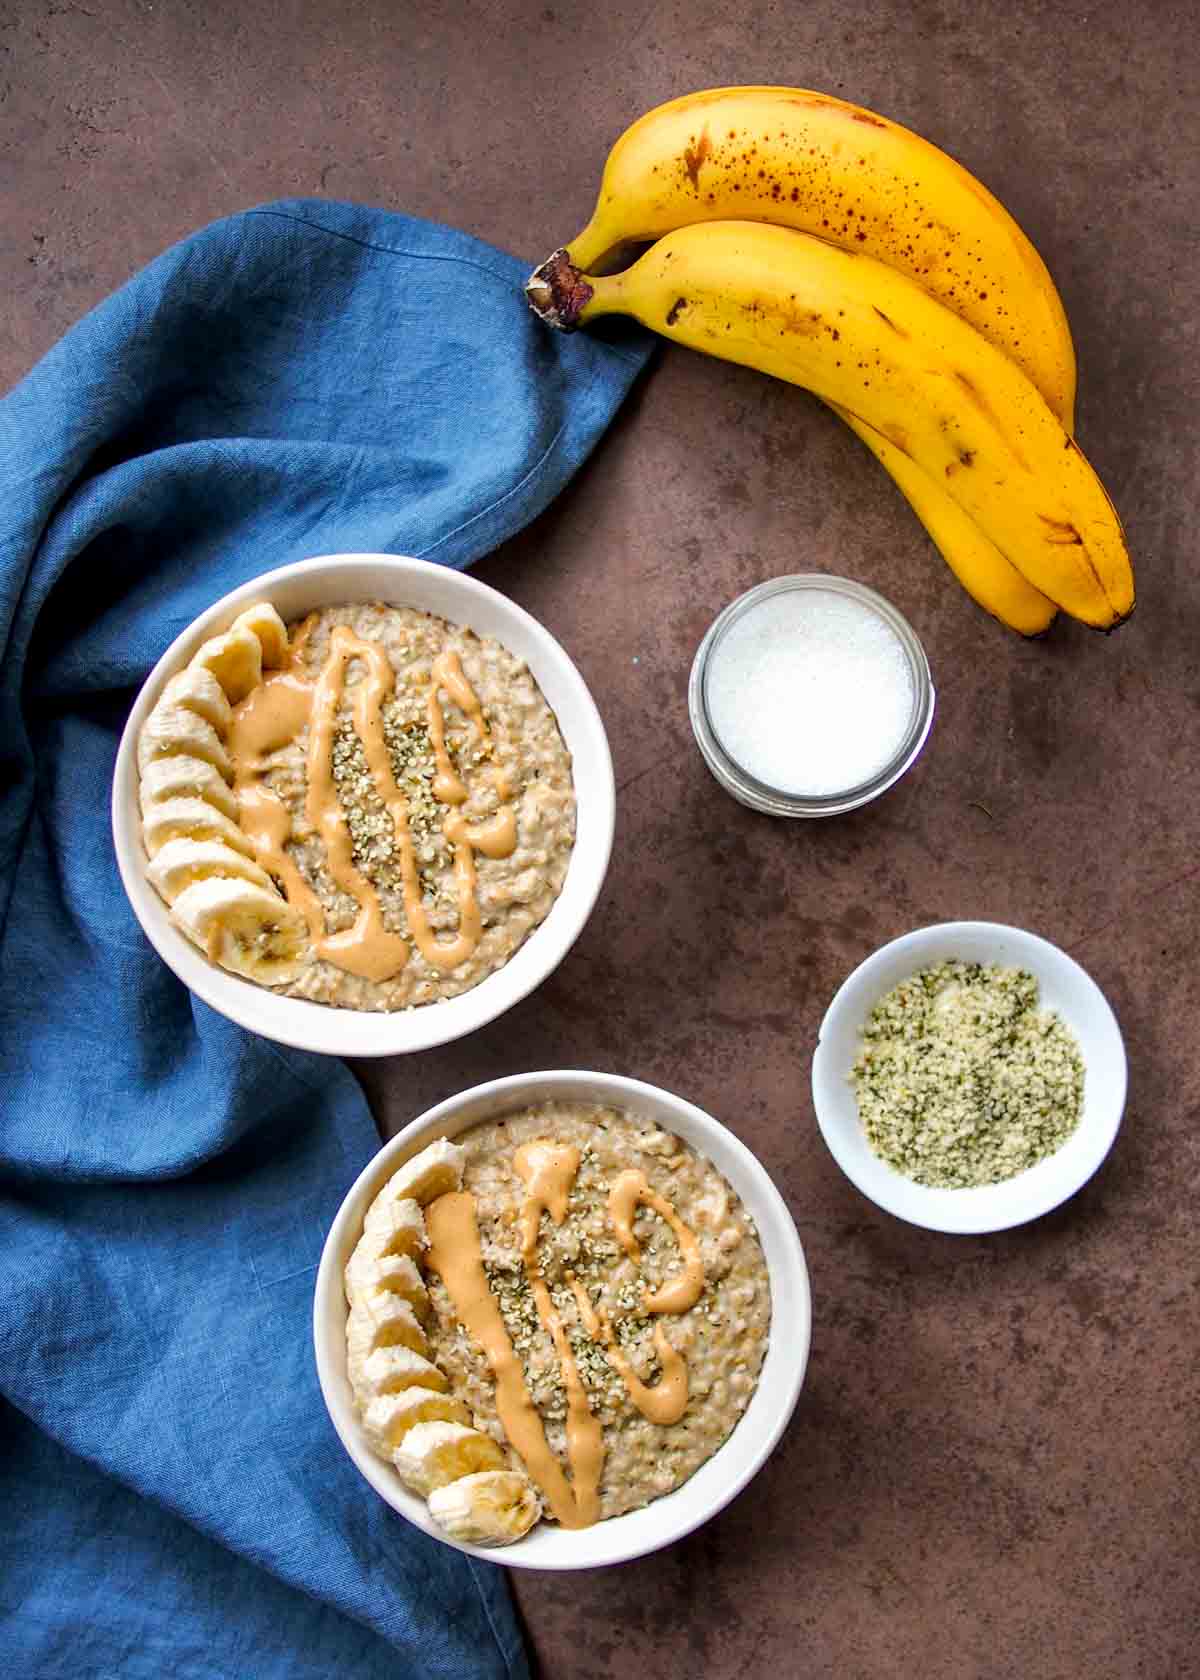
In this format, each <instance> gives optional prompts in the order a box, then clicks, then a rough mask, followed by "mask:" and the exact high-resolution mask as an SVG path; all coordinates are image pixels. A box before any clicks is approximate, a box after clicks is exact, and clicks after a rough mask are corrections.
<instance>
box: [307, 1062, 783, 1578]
mask: <svg viewBox="0 0 1200 1680" xmlns="http://www.w3.org/2000/svg"><path fill="white" fill-rule="evenodd" d="M548 1101H567V1102H584V1103H592V1102H595V1103H603V1104H606V1105H607V1106H609V1107H616V1108H622V1109H626V1110H630V1111H636V1112H637V1113H639V1114H645V1115H648V1116H649V1117H650V1118H651V1119H652V1120H654V1121H656V1122H657V1123H658V1124H659V1125H661V1126H663V1127H665V1128H666V1129H667V1130H669V1131H671V1132H674V1133H675V1135H676V1136H677V1137H680V1138H682V1139H683V1140H684V1142H685V1143H688V1144H690V1145H691V1147H692V1148H693V1149H695V1150H696V1151H697V1152H698V1153H699V1154H701V1155H703V1156H705V1157H706V1158H707V1159H708V1160H709V1161H711V1162H712V1164H713V1166H714V1167H716V1169H717V1171H718V1172H720V1173H721V1174H722V1175H723V1177H724V1178H725V1179H726V1180H727V1181H728V1183H729V1184H730V1185H731V1187H732V1188H733V1190H734V1191H735V1192H736V1193H737V1195H738V1196H739V1197H740V1199H741V1201H742V1203H743V1204H744V1206H745V1207H746V1210H747V1211H748V1213H749V1214H750V1216H751V1218H752V1219H753V1220H754V1223H755V1225H756V1226H757V1227H758V1236H759V1241H760V1242H761V1244H762V1249H763V1254H764V1256H765V1258H766V1262H767V1272H768V1276H769V1279H770V1286H771V1333H770V1340H769V1342H768V1346H767V1353H766V1358H765V1359H764V1360H763V1366H762V1371H761V1373H760V1375H759V1380H758V1387H757V1388H756V1389H755V1391H754V1394H753V1395H752V1396H751V1399H750V1404H749V1405H748V1406H747V1408H746V1410H745V1412H744V1413H743V1415H742V1417H741V1419H740V1420H739V1422H738V1423H737V1425H736V1426H735V1428H734V1430H733V1432H732V1433H731V1434H730V1436H729V1438H728V1439H727V1440H726V1441H725V1442H724V1443H723V1444H722V1445H721V1446H720V1447H719V1448H718V1449H717V1451H716V1452H715V1453H714V1454H713V1456H712V1457H711V1458H710V1459H709V1460H708V1462H707V1463H706V1464H703V1465H701V1467H700V1469H699V1470H697V1471H696V1473H695V1475H694V1476H692V1477H690V1478H689V1480H688V1481H686V1482H684V1484H683V1486H682V1487H679V1488H676V1489H675V1491H674V1493H669V1494H666V1495H664V1496H663V1498H661V1499H656V1500H655V1501H654V1503H653V1504H651V1505H646V1506H643V1508H642V1509H641V1510H640V1511H629V1512H627V1513H626V1514H625V1515H624V1516H622V1517H612V1518H610V1519H609V1520H608V1521H607V1522H600V1523H596V1524H595V1525H594V1526H593V1527H591V1528H584V1529H576V1530H574V1531H571V1532H568V1531H567V1530H565V1529H561V1528H559V1527H558V1526H557V1524H550V1523H545V1522H542V1523H538V1524H537V1526H536V1527H535V1528H534V1529H533V1530H532V1531H531V1532H530V1533H529V1534H527V1535H526V1536H525V1538H524V1539H523V1540H518V1541H517V1542H516V1543H515V1544H514V1545H511V1546H498V1547H481V1546H467V1545H462V1544H460V1543H459V1542H458V1541H455V1540H450V1539H448V1538H447V1536H446V1535H445V1534H443V1533H442V1531H441V1529H439V1528H438V1527H437V1525H436V1524H435V1523H434V1522H433V1520H432V1518H431V1517H430V1515H429V1512H428V1510H427V1509H426V1505H425V1501H424V1500H423V1499H418V1498H416V1497H415V1495H413V1494H411V1493H409V1492H408V1491H407V1490H406V1489H405V1488H404V1487H403V1485H402V1484H401V1482H400V1479H399V1477H398V1476H397V1475H396V1473H395V1471H394V1470H393V1469H392V1467H391V1465H389V1464H386V1463H385V1462H384V1461H383V1460H382V1459H381V1458H377V1457H376V1456H375V1454H374V1453H373V1452H371V1450H370V1449H369V1447H368V1446H367V1444H366V1442H365V1440H364V1439H363V1434H362V1430H361V1428H360V1426H359V1422H358V1416H357V1414H356V1412H355V1410H354V1404H353V1399H352V1395H351V1390H350V1382H349V1379H348V1377H347V1375H346V1298H345V1296H344V1294H343V1292H342V1273H343V1270H344V1268H345V1265H346V1261H347V1260H348V1259H349V1257H350V1254H351V1252H352V1251H353V1249H354V1245H355V1243H356V1242H357V1241H358V1239H359V1237H360V1235H361V1234H362V1223H363V1218H364V1216H365V1214H366V1210H367V1208H368V1207H369V1206H370V1204H371V1202H372V1201H373V1200H374V1198H375V1196H376V1195H377V1194H378V1193H379V1190H380V1189H381V1188H382V1186H383V1185H384V1184H385V1183H386V1182H387V1180H388V1179H389V1178H390V1177H391V1176H392V1174H393V1173H394V1172H395V1171H396V1170H397V1168H398V1167H400V1166H401V1165H402V1164H403V1163H404V1162H405V1161H406V1160H408V1158H409V1157H410V1156H412V1155H415V1154H416V1153H417V1152H418V1150H421V1149H423V1148H424V1147H425V1145H426V1144H427V1143H430V1142H431V1141H432V1140H433V1139H434V1138H439V1137H445V1138H453V1137H456V1136H457V1135H458V1133H459V1132H463V1131H465V1130H466V1129H467V1127H468V1126H473V1125H476V1124H478V1123H479V1122H480V1121H482V1120H490V1119H494V1118H497V1117H499V1116H501V1115H504V1114H511V1113H512V1112H513V1111H514V1110H515V1109H518V1108H525V1107H527V1106H529V1105H530V1104H533V1103H540V1102H548ZM811 1329H812V1303H811V1299H810V1296H809V1287H808V1269H807V1267H806V1265H805V1262H804V1250H803V1249H802V1248H801V1246H800V1238H799V1236H798V1235H797V1234H796V1227H795V1224H794V1223H793V1220H792V1216H791V1214H790V1213H789V1212H788V1210H787V1207H786V1205H785V1203H784V1201H783V1198H782V1196H781V1195H780V1194H779V1192H778V1190H777V1189H776V1188H775V1186H774V1184H773V1183H772V1182H771V1180H770V1178H769V1177H768V1176H767V1173H766V1171H765V1170H764V1168H763V1167H762V1166H761V1165H760V1164H759V1162H758V1161H757V1160H756V1159H755V1158H754V1156H753V1155H752V1154H751V1153H750V1151H749V1150H748V1149H747V1148H746V1146H745V1144H744V1143H741V1142H740V1141H739V1140H738V1139H737V1138H736V1137H734V1135H733V1133H732V1132H730V1131H727V1130H726V1128H725V1127H724V1126H722V1125H721V1124H720V1123H719V1122H718V1121H716V1120H714V1119H713V1118H712V1117H711V1115H708V1114H705V1113H704V1112H703V1110H702V1109H699V1108H695V1107H693V1105H692V1104H691V1103H689V1102H685V1101H684V1100H683V1099H682V1097H676V1096H673V1095H672V1094H671V1092H669V1091H663V1090H660V1089H658V1087H657V1086H654V1085H644V1084H642V1083H641V1081H640V1080H636V1079H625V1078H622V1077H621V1076H619V1075H617V1074H609V1073H584V1072H554V1073H522V1074H514V1075H512V1076H511V1077H510V1078H507V1079H495V1080H492V1081H491V1082H490V1083H489V1084H486V1085H476V1086H475V1087H474V1088H473V1089H472V1090H469V1091H464V1092H462V1093H461V1094H460V1095H459V1096H455V1097H450V1098H448V1100H447V1101H446V1102H443V1103H439V1104H438V1106H437V1107H436V1108H431V1109H430V1110H429V1111H428V1112H427V1113H425V1114H423V1115H421V1117H420V1118H419V1119H417V1120H414V1121H413V1122H412V1124H411V1125H409V1126H406V1127H405V1128H404V1130H403V1131H402V1132H400V1133H399V1134H398V1135H397V1136H396V1137H394V1138H393V1139H392V1140H391V1142H390V1143H387V1144H385V1145H384V1147H383V1148H382V1149H381V1150H380V1152H379V1153H378V1155H376V1156H375V1158H374V1160H372V1161H371V1162H370V1163H369V1164H368V1165H367V1166H366V1167H365V1168H364V1170H363V1171H362V1172H361V1173H360V1174H359V1177H358V1178H357V1180H356V1181H355V1183H354V1184H353V1186H352V1187H351V1189H350V1191H349V1193H348V1194H347V1196H346V1199H345V1201H344V1202H343V1203H342V1205H341V1207H340V1208H339V1210H338V1213H337V1216H336V1218H335V1219H334V1222H333V1224H332V1226H331V1227H330V1230H329V1235H328V1237H327V1238H326V1240H325V1248H324V1251H323V1253H322V1255H321V1264H320V1268H319V1270H318V1272H317V1284H316V1295H315V1299H314V1303H313V1338H314V1343H315V1346H316V1356H317V1375H318V1377H319V1378H320V1383H321V1393H322V1394H323V1395H324V1397H325V1404H326V1406H327V1407H328V1409H329V1416H330V1417H331V1419H332V1420H333V1426H334V1428H335V1429H336V1430H337V1432H338V1435H339V1436H340V1437H341V1442H342V1445H343V1446H344V1447H345V1449H346V1451H347V1452H348V1453H349V1454H350V1457H351V1458H352V1459H353V1460H354V1462H355V1464H356V1465H357V1466H358V1468H359V1469H360V1470H361V1471H362V1473H363V1475H364V1476H365V1477H366V1479H367V1481H368V1482H369V1483H370V1484H371V1486H372V1487H373V1488H374V1489H375V1491H376V1493H378V1494H379V1495H380V1497H381V1498H383V1499H385V1500H386V1501H387V1503H388V1504H389V1505H390V1506H391V1507H392V1509H393V1510H394V1511H398V1512H399V1513H400V1515H401V1516H402V1517H407V1518H408V1520H409V1522H411V1523H415V1524H416V1526H417V1527H418V1528H420V1529H424V1531H425V1533H426V1534H431V1535H432V1536H433V1537H434V1538H435V1539H437V1540H441V1541H444V1542H445V1544H446V1545H448V1546H457V1548H458V1550H459V1551H462V1552H470V1553H471V1554H472V1555H473V1556H475V1557H481V1558H488V1559H490V1560H491V1561H492V1562H493V1563H504V1564H508V1565H510V1566H511V1567H512V1568H515V1569H596V1568H599V1567H600V1566H601V1565H604V1564H610V1563H626V1562H628V1561H629V1560H630V1559H631V1558H636V1557H641V1556H643V1555H644V1554H645V1553H646V1552H653V1551H657V1550H658V1549H659V1548H660V1547H662V1546H669V1545H671V1544H672V1542H674V1541H676V1540H680V1539H682V1537H683V1536H684V1535H685V1534H690V1533H691V1531H692V1530H693V1529H694V1528H698V1527H699V1526H700V1524H701V1523H703V1522H707V1521H708V1519H709V1517H712V1516H715V1515H716V1513H717V1512H718V1511H719V1510H721V1509H722V1507H723V1506H725V1505H727V1504H728V1503H729V1501H730V1500H731V1499H732V1498H733V1497H734V1496H735V1494H737V1493H739V1492H740V1491H741V1489H742V1488H744V1487H745V1485H746V1483H747V1482H748V1481H749V1480H750V1478H751V1477H752V1476H753V1475H754V1474H755V1472H756V1471H758V1470H759V1469H760V1468H761V1467H762V1465H763V1463H764V1461H765V1460H766V1458H767V1457H768V1455H769V1454H770V1452H771V1451H772V1449H773V1448H774V1446H775V1444H776V1443H777V1442H778V1440H779V1438H780V1436H781V1435H782V1434H783V1431H784V1429H785V1428H786V1427H787V1424H788V1420H789V1419H790V1417H791V1415H792V1412H793V1410H794V1409H795V1405H796V1401H797V1399H798V1398H799V1395H800V1388H801V1385H802V1383H803V1381H804V1371H805V1367H806V1365H807V1363H808V1344H809V1337H810V1335H811Z"/></svg>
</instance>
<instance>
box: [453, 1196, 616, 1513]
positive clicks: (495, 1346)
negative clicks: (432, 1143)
mask: <svg viewBox="0 0 1200 1680" xmlns="http://www.w3.org/2000/svg"><path fill="white" fill-rule="evenodd" d="M425 1229H426V1232H427V1234H428V1237H429V1249H428V1252H427V1254H426V1262H427V1264H428V1266H429V1268H430V1270H431V1271H434V1272H436V1273H437V1275H438V1276H439V1277H440V1278H441V1280H442V1282H443V1283H444V1284H445V1286H446V1289H447V1291H448V1293H449V1295H450V1299H451V1301H452V1302H453V1304H454V1311H455V1313H456V1314H457V1316H458V1318H459V1320H460V1321H461V1323H462V1324H463V1325H465V1326H466V1329H467V1330H468V1331H469V1333H470V1334H471V1336H472V1337H473V1338H474V1340H475V1341H477V1342H478V1343H479V1345H480V1346H481V1347H482V1348H483V1351H484V1354H485V1356H486V1358H487V1362H488V1365H489V1366H490V1368H491V1372H492V1375H493V1377H494V1378H495V1380H496V1413H497V1415H498V1417H499V1419H500V1423H501V1426H502V1428H503V1430H504V1433H505V1435H506V1436H507V1437H508V1440H509V1443H510V1444H511V1446H512V1448H513V1450H514V1451H515V1452H516V1453H517V1454H518V1455H519V1456H520V1458H521V1460H522V1462H523V1463H524V1465H525V1467H526V1469H527V1470H528V1471H529V1474H530V1476H532V1478H533V1480H534V1481H535V1482H536V1483H537V1485H538V1487H539V1488H540V1489H541V1491H542V1493H543V1495H544V1496H545V1499H546V1503H547V1504H548V1505H549V1507H550V1509H551V1510H552V1511H553V1513H554V1515H555V1516H556V1517H557V1519H558V1521H559V1522H560V1523H561V1524H562V1526H563V1527H564V1528H584V1527H586V1526H587V1525H588V1524H589V1523H592V1522H595V1520H596V1516H597V1515H598V1501H596V1500H595V1495H594V1494H593V1503H592V1504H587V1503H584V1504H583V1505H582V1506H581V1501H580V1497H579V1493H580V1489H579V1483H578V1473H576V1474H577V1480H576V1486H575V1487H574V1488H573V1487H572V1486H571V1483H570V1482H569V1481H568V1480H567V1477H566V1474H565V1473H564V1471H563V1468H562V1465H561V1464H560V1463H559V1462H558V1459H557V1458H556V1457H555V1455H554V1453H553V1451H552V1449H551V1447H550V1443H549V1442H548V1441H547V1439H546V1431H545V1430H544V1429H543V1427H542V1420H541V1418H540V1417H539V1416H538V1412H537V1408H536V1407H535V1405H534V1404H533V1401H532V1400H531V1399H530V1397H529V1390H528V1389H527V1388H526V1386H525V1374H524V1372H523V1371H522V1369H521V1362H520V1360H519V1359H518V1358H517V1355H516V1353H515V1351H514V1350H513V1345H512V1341H511V1339H510V1337H509V1334H508V1331H507V1329H506V1328H505V1325H504V1319H503V1318H502V1317H501V1314H500V1308H499V1307H498V1305H497V1304H496V1300H495V1297H494V1296H493V1294H492V1292H491V1288H490V1286H489V1284H488V1280H487V1274H486V1273H485V1272H484V1269H483V1255H482V1250H481V1248H480V1242H479V1227H478V1225H477V1224H476V1220H475V1198H474V1196H472V1195H470V1194H469V1193H468V1192H467V1191H463V1190H455V1191H452V1192H451V1193H450V1194H449V1195H446V1196H439V1197H438V1198H437V1200H436V1201H434V1202H431V1203H430V1204H429V1206H428V1207H427V1208H426V1209H425ZM598 1480H599V1478H598V1477H597V1481H598Z"/></svg>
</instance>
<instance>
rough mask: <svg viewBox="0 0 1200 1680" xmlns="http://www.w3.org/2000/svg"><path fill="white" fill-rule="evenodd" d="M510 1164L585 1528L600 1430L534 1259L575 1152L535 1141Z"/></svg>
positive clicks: (574, 1165) (561, 1211)
mask: <svg viewBox="0 0 1200 1680" xmlns="http://www.w3.org/2000/svg"><path fill="white" fill-rule="evenodd" d="M513 1165H514V1167H515V1168H516V1171H517V1173H518V1175H519V1176H520V1178H522V1179H523V1180H524V1183H525V1187H526V1190H527V1192H528V1194H527V1196H526V1199H525V1205H524V1207H523V1208H522V1209H521V1216H520V1227H521V1261H522V1264H523V1265H524V1267H525V1275H526V1277H527V1278H528V1279H529V1288H530V1291H531V1293H532V1295H533V1299H534V1303H535V1305H536V1306H537V1310H538V1317H539V1318H540V1319H541V1321H542V1325H543V1327H544V1328H545V1330H546V1333H547V1335H548V1336H549V1337H550V1339H551V1341H552V1342H553V1343H554V1351H555V1353H557V1355H558V1361H559V1364H560V1365H561V1366H562V1373H563V1387H564V1388H565V1389H566V1391H567V1459H568V1461H569V1462H570V1465H571V1476H572V1495H573V1502H574V1517H575V1521H574V1524H573V1525H572V1526H574V1527H577V1528H586V1527H587V1526H589V1525H590V1524H591V1523H594V1522H595V1521H596V1519H597V1518H598V1517H599V1515H600V1492H599V1489H600V1475H601V1472H602V1471H603V1469H604V1431H603V1429H602V1428H601V1426H600V1420H599V1418H597V1417H596V1416H595V1414H594V1413H593V1411H592V1408H591V1405H590V1404H589V1402H588V1397H587V1390H586V1389H585V1388H584V1386H583V1382H582V1380H581V1378H580V1375H579V1369H578V1367H577V1365H576V1364H575V1355H574V1354H573V1353H572V1351H571V1344H570V1342H569V1341H568V1339H567V1333H566V1331H565V1329H564V1328H563V1322H562V1319H561V1318H560V1316H559V1314H558V1310H557V1308H556V1307H555V1305H554V1302H553V1301H552V1300H551V1299H550V1291H549V1290H548V1289H547V1287H546V1282H545V1279H544V1278H543V1277H542V1273H541V1268H540V1267H539V1265H538V1263H537V1239H538V1227H539V1225H540V1224H541V1219H542V1214H543V1212H546V1213H548V1214H549V1215H550V1217H551V1219H553V1221H554V1223H555V1224H556V1225H561V1224H562V1222H563V1220H564V1219H565V1218H566V1215H567V1196H568V1194H569V1192H570V1189H571V1185H572V1184H573V1183H574V1182H575V1175H576V1173H577V1172H578V1171H579V1150H578V1149H576V1148H575V1146H574V1144H555V1143H549V1142H547V1141H546V1140H545V1139H540V1138H539V1139H534V1140H533V1141H531V1142H529V1143H526V1144H523V1145H522V1146H521V1148H520V1149H518V1150H517V1153H516V1156H515V1158H514V1161H513ZM560 1520H561V1519H560ZM564 1526H566V1525H564Z"/></svg>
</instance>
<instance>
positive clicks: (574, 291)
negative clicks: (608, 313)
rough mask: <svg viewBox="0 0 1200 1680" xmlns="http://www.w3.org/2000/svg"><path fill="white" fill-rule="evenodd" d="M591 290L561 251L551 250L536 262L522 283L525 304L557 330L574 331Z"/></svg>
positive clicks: (589, 297) (589, 299)
mask: <svg viewBox="0 0 1200 1680" xmlns="http://www.w3.org/2000/svg"><path fill="white" fill-rule="evenodd" d="M593 290H594V288H593V287H592V286H591V285H589V283H588V282H587V281H586V280H585V279H584V277H583V275H582V274H581V273H580V272H579V270H578V269H577V268H576V266H575V264H574V263H573V262H572V261H571V259H570V257H569V256H568V255H567V253H566V251H565V250H561V251H555V252H554V254H553V256H549V257H547V258H546V260H545V262H544V263H539V265H538V267H537V268H535V269H534V271H533V273H532V274H531V275H530V276H529V279H528V280H527V281H526V282H525V296H526V297H527V298H528V300H529V307H530V308H531V309H532V310H533V312H534V314H535V315H537V316H538V317H539V318H540V319H541V320H543V321H545V323H546V325H547V326H549V327H556V328H557V329H558V331H559V332H574V331H575V328H576V327H577V326H578V325H579V322H580V319H581V317H582V315H583V311H584V308H585V307H586V305H587V304H588V303H590V302H591V299H592V294H593Z"/></svg>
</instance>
